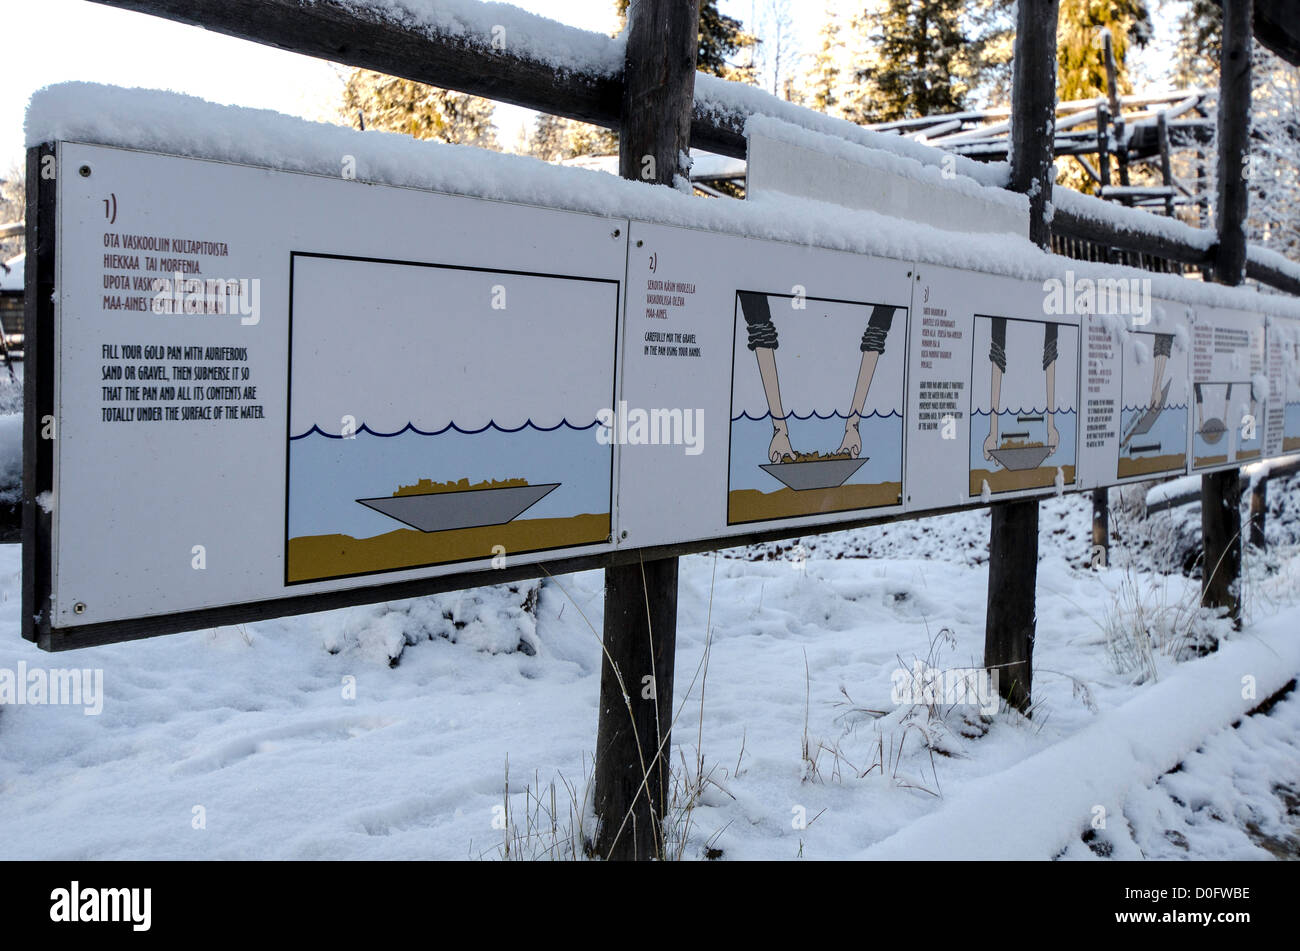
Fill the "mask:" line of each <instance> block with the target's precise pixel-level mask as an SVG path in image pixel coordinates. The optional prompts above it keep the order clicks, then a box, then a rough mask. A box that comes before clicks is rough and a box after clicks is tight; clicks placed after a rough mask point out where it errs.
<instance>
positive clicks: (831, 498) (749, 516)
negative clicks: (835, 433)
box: [727, 482, 903, 525]
mask: <svg viewBox="0 0 1300 951" xmlns="http://www.w3.org/2000/svg"><path fill="white" fill-rule="evenodd" d="M902 489H903V484H902V483H901V482H881V483H878V484H876V485H841V486H834V487H832V488H829V489H802V490H800V491H798V492H796V491H795V490H794V489H789V488H782V489H777V490H776V491H775V492H760V491H758V490H757V489H733V490H732V491H730V492H728V493H727V522H728V523H729V524H732V525H735V524H738V523H740V522H762V521H766V520H768V519H774V518H791V517H793V516H796V515H821V514H824V513H827V512H848V511H852V510H854V509H870V508H880V507H881V506H885V505H897V504H898V503H899V502H900V500H901V499H900V493H901V492H902Z"/></svg>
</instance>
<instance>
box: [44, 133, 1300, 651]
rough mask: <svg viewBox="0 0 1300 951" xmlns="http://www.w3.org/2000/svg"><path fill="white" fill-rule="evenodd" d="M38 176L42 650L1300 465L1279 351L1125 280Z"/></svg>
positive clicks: (1258, 324)
mask: <svg viewBox="0 0 1300 951" xmlns="http://www.w3.org/2000/svg"><path fill="white" fill-rule="evenodd" d="M47 156H48V157H50V158H51V159H52V160H53V161H54V168H55V170H56V174H55V175H53V176H52V177H46V176H39V175H38V176H37V177H36V178H34V179H33V181H34V184H35V187H36V189H37V192H36V198H37V215H36V216H35V221H34V224H35V226H36V227H37V228H38V229H39V240H33V247H36V248H37V249H38V252H37V254H36V255H35V257H34V259H33V261H34V264H29V270H31V274H32V277H33V280H34V283H33V284H32V285H31V286H33V287H35V288H36V289H37V290H36V291H35V292H33V293H29V295H28V307H29V311H28V325H27V327H28V331H27V333H28V337H27V350H28V363H27V366H28V370H27V373H28V376H27V383H28V386H27V396H28V401H27V405H26V408H25V412H26V421H27V425H26V429H25V435H24V454H25V461H24V465H25V478H24V491H25V493H27V499H26V503H27V504H25V506H24V512H25V523H24V559H25V570H24V609H23V617H24V630H23V633H24V635H25V636H27V637H29V638H31V639H34V640H37V641H38V643H40V644H41V646H43V647H46V648H51V649H63V648H67V647H75V646H81V645H85V644H93V643H102V642H106V641H111V640H120V639H125V638H131V637H139V636H146V635H148V634H154V633H166V632H168V631H176V630H187V629H194V628H197V627H208V626H213V625H216V624H222V623H230V622H231V621H232V620H239V621H243V620H253V619H257V618H263V617H272V616H276V615H279V614H288V613H297V612H304V611H311V610H321V609H323V608H326V607H334V606H341V605H344V604H356V603H364V602H368V601H378V600H386V599H390V598H396V597H408V596H412V595H415V594H422V593H427V592H428V591H430V590H447V589H451V588H459V587H469V586H474V585H481V584H488V583H492V582H494V581H499V580H510V579H513V578H516V577H524V576H526V575H530V574H531V575H536V574H540V573H542V572H544V571H551V570H561V571H563V570H576V569H579V568H592V567H601V566H603V565H608V564H611V563H614V561H615V560H620V559H621V560H635V559H636V558H638V557H642V556H643V555H644V554H645V552H647V551H648V552H650V557H661V556H663V555H668V554H675V553H678V552H680V551H690V550H707V549H708V548H712V547H723V546H725V545H727V544H737V543H739V542H740V540H741V539H744V538H752V537H761V538H780V537H790V536H795V535H798V534H800V533H804V532H809V531H818V530H825V529H831V528H835V527H837V526H844V525H848V524H855V523H856V524H862V523H867V522H870V521H873V520H877V519H880V520H884V519H889V518H894V517H898V516H900V515H907V514H924V513H926V512H934V511H938V510H949V509H953V508H958V507H963V506H978V505H982V504H988V503H990V502H995V501H999V500H1003V499H1016V498H1031V497H1035V496H1043V495H1048V494H1055V493H1061V492H1067V491H1073V490H1077V489H1081V488H1092V487H1096V486H1105V485H1114V484H1117V483H1122V482H1126V481H1132V480H1136V479H1144V478H1152V477H1159V476H1165V475H1174V474H1179V473H1182V472H1185V471H1208V470H1213V469H1216V468H1221V467H1226V466H1234V465H1239V464H1241V463H1243V462H1249V461H1253V460H1256V459H1260V458H1262V457H1263V456H1265V455H1274V454H1276V453H1278V452H1281V451H1289V450H1292V449H1295V448H1300V380H1298V379H1297V373H1296V368H1297V366H1300V331H1298V327H1300V322H1296V321H1289V320H1282V319H1280V318H1273V319H1271V320H1269V321H1267V322H1266V319H1265V317H1264V316H1263V315H1260V314H1254V313H1245V312H1239V311H1227V310H1216V309H1213V308H1203V309H1194V308H1188V307H1186V306H1183V305H1179V304H1176V303H1174V302H1171V301H1155V302H1152V301H1151V300H1150V298H1149V295H1148V296H1146V297H1139V298H1137V299H1136V300H1137V303H1136V305H1134V299H1133V298H1130V299H1129V301H1128V303H1127V304H1123V305H1122V306H1120V307H1119V308H1118V309H1117V308H1116V307H1115V306H1114V305H1113V301H1112V300H1111V297H1106V296H1104V295H1103V292H1105V293H1106V294H1110V293H1111V292H1112V291H1114V290H1115V289H1116V288H1118V289H1119V290H1124V287H1123V286H1121V285H1123V282H1122V281H1115V282H1109V284H1110V286H1109V288H1107V287H1105V286H1103V283H1104V282H1096V283H1088V282H1087V281H1084V280H1082V279H1079V280H1076V278H1075V276H1074V275H1073V273H1072V272H1069V271H1067V270H1064V269H1063V270H1062V274H1061V277H1060V278H1059V279H1056V278H1053V279H1052V280H1048V281H1042V280H1024V279H1017V278H1013V277H1007V276H995V275H989V274H981V273H975V272H971V271H965V270H957V269H953V268H945V267H937V266H930V265H924V266H918V265H917V264H915V263H913V262H908V261H901V260H891V259H885V258H878V257H872V256H868V255H862V254H852V253H847V252H842V251H833V250H827V249H820V248H813V247H808V246H805V245H794V244H788V243H783V242H779V241H773V240H766V239H761V238H758V237H747V236H740V235H734V234H724V233H719V232H715V231H706V230H698V229H688V228H681V227H670V226H666V225H660V224H649V223H644V222H639V221H634V220H629V219H627V218H619V217H601V216H595V215H586V214H578V213H573V212H568V211H559V210H555V209H546V208H538V207H531V206H522V205H517V204H509V203H505V202H497V201H489V200H484V199H475V198H467V197H457V196H449V195H441V194H435V193H430V192H427V191H420V190H412V189H404V188H398V187H391V186H380V185H373V184H365V183H362V182H358V181H353V180H350V179H348V178H345V177H343V176H340V177H338V178H332V177H328V176H322V175H309V174H303V173H295V172H285V171H273V170H268V169H262V168H252V167H247V166H240V165H234V164H229V163H222V162H212V161H204V160H198V159H192V158H179V157H174V156H166V155H159V154H154V153H144V152H137V151H130V150H124V149H117V148H105V147H99V146H93V145H82V144H74V143H59V144H57V145H56V146H54V147H53V149H51V148H50V147H43V148H42V149H41V150H38V151H34V152H33V154H32V156H31V159H32V160H33V162H34V163H35V164H31V165H29V167H31V168H37V169H39V168H40V167H44V164H45V163H44V159H45V158H46V157H47ZM50 233H53V234H54V235H55V236H56V240H55V241H53V242H51V241H49V240H48V236H49V234H50ZM1090 280H1091V279H1090ZM1133 290H1134V293H1137V289H1133ZM1112 296H1113V295H1112Z"/></svg>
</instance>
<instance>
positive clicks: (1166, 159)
mask: <svg viewBox="0 0 1300 951" xmlns="http://www.w3.org/2000/svg"><path fill="white" fill-rule="evenodd" d="M1156 135H1157V137H1158V139H1159V143H1160V179H1161V181H1162V182H1164V185H1165V188H1173V187H1174V167H1173V162H1172V161H1171V159H1170V156H1169V115H1168V113H1167V112H1166V111H1165V110H1163V109H1162V110H1160V114H1159V115H1158V116H1156ZM1165 215H1166V216H1167V217H1169V218H1172V217H1173V216H1174V196H1173V193H1172V192H1170V193H1169V194H1167V195H1165Z"/></svg>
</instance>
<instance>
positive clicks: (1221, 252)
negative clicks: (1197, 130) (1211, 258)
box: [1214, 0, 1254, 285]
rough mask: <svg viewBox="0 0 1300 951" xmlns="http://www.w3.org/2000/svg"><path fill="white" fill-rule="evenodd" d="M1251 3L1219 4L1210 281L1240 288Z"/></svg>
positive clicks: (1245, 0) (1249, 0) (1247, 152)
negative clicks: (1214, 244)
mask: <svg viewBox="0 0 1300 951" xmlns="http://www.w3.org/2000/svg"><path fill="white" fill-rule="evenodd" d="M1253 6H1254V4H1253V0H1223V49H1222V53H1221V57H1222V58H1221V59H1220V61H1219V110H1218V112H1219V120H1218V121H1219V195H1218V207H1217V209H1216V222H1215V224H1216V226H1217V229H1218V233H1219V247H1218V250H1217V252H1216V255H1215V265H1214V269H1215V277H1216V279H1217V280H1218V281H1219V282H1220V283H1223V284H1233V285H1236V284H1240V283H1241V282H1242V280H1243V279H1244V276H1245V271H1246V208H1247V203H1248V201H1249V198H1250V191H1249V188H1248V185H1247V182H1246V163H1247V162H1248V161H1249V158H1250V49H1251V28H1252V19H1253V17H1252V9H1253Z"/></svg>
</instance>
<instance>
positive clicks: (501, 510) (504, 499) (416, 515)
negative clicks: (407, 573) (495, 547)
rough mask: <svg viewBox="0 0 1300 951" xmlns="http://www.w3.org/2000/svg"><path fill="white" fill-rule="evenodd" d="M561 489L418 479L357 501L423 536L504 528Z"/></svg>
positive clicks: (512, 482) (512, 481)
mask: <svg viewBox="0 0 1300 951" xmlns="http://www.w3.org/2000/svg"><path fill="white" fill-rule="evenodd" d="M559 487H560V483H558V482H548V483H546V484H544V485H529V484H528V480H527V479H505V480H501V481H497V480H485V481H483V482H477V483H474V484H473V485H471V484H470V481H469V479H460V480H459V481H457V482H434V481H433V480H431V479H421V480H420V481H419V482H418V483H416V484H415V485H413V486H412V485H404V486H401V487H399V488H398V490H397V491H396V492H394V493H393V494H392V495H391V496H388V497H380V498H373V499H357V501H358V502H359V503H361V504H362V505H364V506H366V507H367V508H372V509H374V510H375V511H376V512H382V513H384V514H385V515H387V516H388V517H389V518H394V519H397V521H399V522H401V523H403V524H404V525H409V526H411V527H412V528H417V529H419V530H420V531H422V532H443V531H449V530H451V529H456V528H479V527H481V526H484V525H504V524H505V523H506V522H512V521H514V520H515V519H516V518H518V517H519V516H520V515H522V514H523V513H524V512H525V511H526V510H528V509H529V508H531V507H532V506H533V505H535V504H536V503H538V502H540V501H541V500H542V499H544V498H545V497H546V496H548V495H550V494H551V493H552V492H554V491H555V490H556V489H558V488H559Z"/></svg>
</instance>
